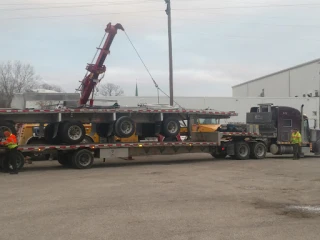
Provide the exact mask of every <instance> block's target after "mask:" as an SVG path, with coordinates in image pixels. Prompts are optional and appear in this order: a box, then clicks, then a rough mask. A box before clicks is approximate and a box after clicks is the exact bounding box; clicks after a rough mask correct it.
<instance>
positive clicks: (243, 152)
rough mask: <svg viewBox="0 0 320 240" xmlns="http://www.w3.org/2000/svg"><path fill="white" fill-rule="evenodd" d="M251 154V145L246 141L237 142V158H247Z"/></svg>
mask: <svg viewBox="0 0 320 240" xmlns="http://www.w3.org/2000/svg"><path fill="white" fill-rule="evenodd" d="M249 156H250V146H249V144H248V143H246V142H236V144H235V158H236V159H237V160H245V159H248V158H249Z"/></svg>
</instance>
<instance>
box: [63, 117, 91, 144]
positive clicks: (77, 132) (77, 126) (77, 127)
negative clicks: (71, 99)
mask: <svg viewBox="0 0 320 240" xmlns="http://www.w3.org/2000/svg"><path fill="white" fill-rule="evenodd" d="M61 124H62V125H61V128H59V135H60V137H61V139H62V140H63V142H65V143H67V144H77V143H80V142H82V140H83V139H84V138H85V136H86V130H85V128H84V126H83V124H82V123H81V122H78V121H72V122H69V121H66V122H63V123H61Z"/></svg>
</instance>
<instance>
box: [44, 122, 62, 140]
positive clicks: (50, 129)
mask: <svg viewBox="0 0 320 240" xmlns="http://www.w3.org/2000/svg"><path fill="white" fill-rule="evenodd" d="M54 126H55V124H54V123H49V124H48V125H47V126H46V127H45V128H44V139H45V141H46V142H47V143H49V144H58V143H60V139H59V134H57V136H56V137H55V138H53V134H54ZM58 132H59V130H58Z"/></svg>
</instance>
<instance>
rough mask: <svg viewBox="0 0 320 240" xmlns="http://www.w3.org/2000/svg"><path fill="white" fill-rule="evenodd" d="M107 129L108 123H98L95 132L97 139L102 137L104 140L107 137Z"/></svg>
mask: <svg viewBox="0 0 320 240" xmlns="http://www.w3.org/2000/svg"><path fill="white" fill-rule="evenodd" d="M108 128H109V124H108V123H98V124H97V126H96V131H97V134H98V135H99V137H104V138H106V137H108V136H107V135H108V134H107V133H108Z"/></svg>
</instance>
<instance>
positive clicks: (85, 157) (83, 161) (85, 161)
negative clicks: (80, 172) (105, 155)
mask: <svg viewBox="0 0 320 240" xmlns="http://www.w3.org/2000/svg"><path fill="white" fill-rule="evenodd" d="M79 163H80V164H81V166H84V167H85V166H88V165H89V164H90V156H89V155H88V154H82V155H81V156H80V158H79Z"/></svg>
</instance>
